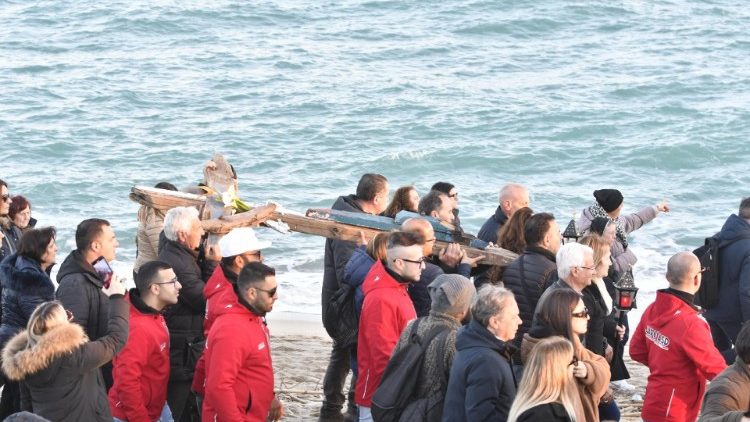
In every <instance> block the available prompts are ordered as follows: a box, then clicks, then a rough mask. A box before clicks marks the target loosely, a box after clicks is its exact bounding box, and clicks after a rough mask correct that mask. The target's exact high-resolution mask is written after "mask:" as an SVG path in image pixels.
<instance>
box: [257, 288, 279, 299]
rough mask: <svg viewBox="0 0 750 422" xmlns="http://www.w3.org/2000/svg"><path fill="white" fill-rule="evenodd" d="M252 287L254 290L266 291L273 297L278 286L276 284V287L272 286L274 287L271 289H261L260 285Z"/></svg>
mask: <svg viewBox="0 0 750 422" xmlns="http://www.w3.org/2000/svg"><path fill="white" fill-rule="evenodd" d="M253 289H255V290H260V291H261V292H266V293H268V296H270V297H274V296H276V290H278V289H279V287H278V286H276V287H274V288H273V289H271V290H266V289H261V288H260V287H253Z"/></svg>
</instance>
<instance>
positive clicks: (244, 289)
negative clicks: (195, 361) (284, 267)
mask: <svg viewBox="0 0 750 422" xmlns="http://www.w3.org/2000/svg"><path fill="white" fill-rule="evenodd" d="M233 287H234V288H233V290H234V293H235V294H236V296H237V303H236V304H233V305H228V306H226V307H222V308H221V309H217V310H216V314H217V317H216V322H214V324H213V326H212V327H211V331H210V333H209V334H208V339H207V341H206V351H205V353H204V354H205V356H206V398H205V401H204V402H203V412H202V413H203V420H204V421H209V420H210V421H214V420H218V421H267V420H268V421H276V420H279V419H281V418H282V417H283V416H284V409H283V407H282V405H281V402H280V401H279V400H278V399H277V398H276V397H275V396H274V391H273V366H272V364H271V348H270V342H269V338H270V337H269V336H270V335H269V332H268V327H266V322H265V316H266V314H267V313H268V312H270V311H271V310H272V309H273V305H274V303H275V302H276V299H277V298H278V296H277V289H278V284H277V283H276V271H275V270H274V269H273V268H271V267H269V266H267V265H265V264H263V263H261V262H251V263H249V264H247V265H245V266H244V267H243V268H242V271H240V274H239V276H238V278H237V282H236V283H235V284H234V285H233Z"/></svg>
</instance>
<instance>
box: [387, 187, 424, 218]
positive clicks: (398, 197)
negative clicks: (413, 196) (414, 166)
mask: <svg viewBox="0 0 750 422" xmlns="http://www.w3.org/2000/svg"><path fill="white" fill-rule="evenodd" d="M413 190H416V188H415V187H414V186H411V185H409V186H401V187H400V188H398V189H397V190H396V193H395V194H394V195H393V200H391V203H390V204H388V208H386V209H385V212H383V215H384V216H386V217H390V218H395V217H396V214H398V213H399V211H403V210H407V211H411V212H417V210H415V209H411V207H410V206H409V192H411V191H413Z"/></svg>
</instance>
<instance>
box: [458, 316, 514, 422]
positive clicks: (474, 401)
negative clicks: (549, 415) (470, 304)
mask: <svg viewBox="0 0 750 422" xmlns="http://www.w3.org/2000/svg"><path fill="white" fill-rule="evenodd" d="M514 351H515V348H514V347H513V345H512V344H509V343H506V342H504V341H502V340H499V339H498V338H497V337H495V336H494V335H493V334H492V333H490V332H489V331H488V330H487V329H486V328H485V327H483V326H482V324H481V323H479V322H478V321H476V320H475V319H472V320H471V322H470V323H469V325H467V326H465V327H463V328H461V329H460V330H459V331H458V335H457V336H456V357H455V359H454V360H453V366H452V367H451V374H450V379H449V380H448V391H447V393H446V395H445V405H444V406H443V421H444V422H462V421H467V422H469V421H471V422H473V421H504V420H506V419H507V418H508V411H509V410H510V405H511V404H512V403H513V399H514V398H515V397H516V387H517V382H516V379H515V376H514V375H513V371H512V370H511V366H510V355H511V354H512V353H513V352H514Z"/></svg>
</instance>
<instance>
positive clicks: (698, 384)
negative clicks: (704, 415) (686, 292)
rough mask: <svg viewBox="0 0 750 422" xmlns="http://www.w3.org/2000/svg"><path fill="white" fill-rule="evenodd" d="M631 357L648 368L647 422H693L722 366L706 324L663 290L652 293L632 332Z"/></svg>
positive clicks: (686, 306)
mask: <svg viewBox="0 0 750 422" xmlns="http://www.w3.org/2000/svg"><path fill="white" fill-rule="evenodd" d="M630 357H632V358H633V360H636V361H638V362H641V363H642V364H644V365H646V366H648V368H649V369H650V370H651V374H650V375H649V377H648V384H647V385H646V397H645V400H644V402H643V411H642V413H641V417H642V418H643V419H644V420H647V421H650V422H657V421H675V422H676V421H691V422H692V421H695V419H696V418H697V417H698V411H699V410H700V407H701V401H702V400H703V393H704V391H705V390H706V380H707V379H708V380H711V379H713V378H714V377H715V376H716V375H718V374H719V373H720V372H721V371H723V370H724V368H726V363H725V362H724V359H723V358H722V356H721V354H720V353H719V351H718V350H716V348H715V347H714V343H713V341H712V340H711V332H710V331H709V328H708V324H707V323H706V321H705V320H704V319H703V318H701V317H700V316H699V315H698V311H697V310H696V309H695V308H694V307H692V306H690V305H689V304H687V303H686V302H685V301H683V300H682V299H680V298H679V297H677V296H675V295H673V294H670V293H667V292H666V291H664V290H660V291H658V292H656V300H655V301H654V303H652V304H651V305H649V307H648V308H646V311H645V312H644V313H643V317H642V318H641V321H640V322H639V323H638V328H636V329H635V331H634V332H633V338H632V340H631V341H630Z"/></svg>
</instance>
